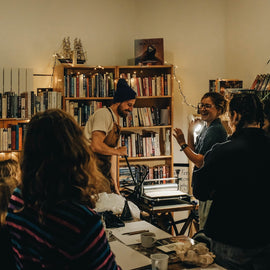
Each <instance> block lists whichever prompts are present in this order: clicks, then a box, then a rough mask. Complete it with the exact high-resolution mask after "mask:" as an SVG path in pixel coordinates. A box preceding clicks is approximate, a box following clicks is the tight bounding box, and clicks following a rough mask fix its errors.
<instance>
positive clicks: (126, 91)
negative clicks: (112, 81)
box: [113, 79, 136, 103]
mask: <svg viewBox="0 0 270 270" xmlns="http://www.w3.org/2000/svg"><path fill="white" fill-rule="evenodd" d="M135 98H136V92H135V91H134V90H133V89H132V88H131V87H130V86H129V85H128V84H127V82H126V80H125V79H119V80H118V83H117V88H116V91H115V94H114V98H113V102H114V103H117V102H123V101H127V100H131V99H135Z"/></svg>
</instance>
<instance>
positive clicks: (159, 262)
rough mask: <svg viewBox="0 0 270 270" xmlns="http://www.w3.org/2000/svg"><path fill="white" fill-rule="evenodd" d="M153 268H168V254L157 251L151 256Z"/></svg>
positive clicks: (164, 269) (162, 269) (159, 269)
mask: <svg viewBox="0 0 270 270" xmlns="http://www.w3.org/2000/svg"><path fill="white" fill-rule="evenodd" d="M150 257H151V261H152V270H167V269H168V260H169V256H168V255H167V254H162V253H156V254H152V255H151V256H150Z"/></svg>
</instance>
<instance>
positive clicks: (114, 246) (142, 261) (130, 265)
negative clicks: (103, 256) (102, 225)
mask: <svg viewBox="0 0 270 270" xmlns="http://www.w3.org/2000/svg"><path fill="white" fill-rule="evenodd" d="M109 244H110V247H111V250H112V252H113V253H114V255H115V260H116V263H117V264H118V265H119V266H121V268H122V269H123V270H130V269H135V268H139V267H143V266H146V265H150V264H151V259H149V258H148V257H146V256H144V255H143V254H141V253H139V252H138V251H136V250H134V249H132V248H130V247H128V246H126V245H124V244H123V243H121V242H119V241H117V240H116V241H112V242H109Z"/></svg>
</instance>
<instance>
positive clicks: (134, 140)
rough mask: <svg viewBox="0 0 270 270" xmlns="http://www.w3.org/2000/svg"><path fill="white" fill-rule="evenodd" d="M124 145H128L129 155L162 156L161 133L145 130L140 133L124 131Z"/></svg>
mask: <svg viewBox="0 0 270 270" xmlns="http://www.w3.org/2000/svg"><path fill="white" fill-rule="evenodd" d="M120 142H121V145H122V146H126V147H127V155H128V157H151V156H160V155H161V153H160V138H159V133H157V132H152V131H149V132H148V131H143V134H139V133H122V134H121V136H120Z"/></svg>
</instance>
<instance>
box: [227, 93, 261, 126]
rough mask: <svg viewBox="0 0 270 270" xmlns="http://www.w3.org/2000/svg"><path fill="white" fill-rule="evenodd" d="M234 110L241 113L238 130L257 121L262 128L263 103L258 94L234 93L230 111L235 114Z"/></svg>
mask: <svg viewBox="0 0 270 270" xmlns="http://www.w3.org/2000/svg"><path fill="white" fill-rule="evenodd" d="M234 111H235V112H237V113H239V114H240V115H241V119H240V121H239V123H238V124H237V126H236V131H239V130H240V129H241V128H243V127H244V126H245V125H246V124H252V123H257V124H259V125H260V128H262V126H263V124H264V112H263V105H262V102H261V101H260V99H259V98H258V96H257V95H256V94H253V93H240V94H234V95H233V97H232V99H231V101H230V105H229V112H230V114H231V115H233V113H234Z"/></svg>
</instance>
